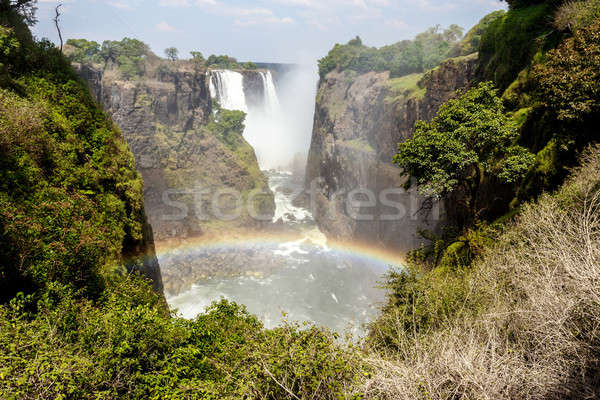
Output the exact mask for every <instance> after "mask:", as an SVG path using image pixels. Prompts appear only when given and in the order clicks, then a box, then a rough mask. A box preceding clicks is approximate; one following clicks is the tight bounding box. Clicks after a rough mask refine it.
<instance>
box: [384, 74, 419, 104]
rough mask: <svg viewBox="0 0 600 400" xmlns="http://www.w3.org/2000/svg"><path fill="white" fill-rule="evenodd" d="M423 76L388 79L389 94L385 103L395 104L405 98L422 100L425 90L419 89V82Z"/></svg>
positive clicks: (413, 75)
mask: <svg viewBox="0 0 600 400" xmlns="http://www.w3.org/2000/svg"><path fill="white" fill-rule="evenodd" d="M423 76H424V74H417V73H415V74H408V75H404V76H402V77H400V78H393V79H390V82H389V86H390V94H389V95H388V98H387V99H386V101H388V102H390V103H395V102H397V101H398V100H400V99H405V98H411V97H415V98H422V97H423V96H424V95H425V90H426V89H425V88H421V87H419V82H420V81H421V79H422V78H423Z"/></svg>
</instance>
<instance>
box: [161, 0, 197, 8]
mask: <svg viewBox="0 0 600 400" xmlns="http://www.w3.org/2000/svg"><path fill="white" fill-rule="evenodd" d="M158 4H159V5H161V6H165V7H189V6H190V5H191V3H190V1H189V0H160V1H159V2H158Z"/></svg>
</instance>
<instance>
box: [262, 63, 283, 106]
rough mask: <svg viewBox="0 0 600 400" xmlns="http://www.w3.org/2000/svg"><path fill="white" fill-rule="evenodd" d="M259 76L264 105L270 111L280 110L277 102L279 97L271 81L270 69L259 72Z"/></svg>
mask: <svg viewBox="0 0 600 400" xmlns="http://www.w3.org/2000/svg"><path fill="white" fill-rule="evenodd" d="M260 76H261V78H262V81H263V93H264V96H265V100H264V101H265V106H266V108H267V110H268V111H269V112H271V113H278V112H280V111H281V108H280V104H279V97H278V96H277V90H276V89H275V84H274V83H273V75H271V71H266V72H261V73H260Z"/></svg>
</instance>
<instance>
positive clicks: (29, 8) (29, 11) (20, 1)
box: [0, 0, 37, 25]
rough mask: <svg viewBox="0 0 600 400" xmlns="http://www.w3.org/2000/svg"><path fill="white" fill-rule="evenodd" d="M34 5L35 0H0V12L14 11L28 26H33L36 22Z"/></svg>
mask: <svg viewBox="0 0 600 400" xmlns="http://www.w3.org/2000/svg"><path fill="white" fill-rule="evenodd" d="M36 4H37V0H0V10H1V11H2V12H7V11H16V12H17V13H19V14H20V15H21V16H22V17H23V19H24V20H25V22H26V23H27V24H28V25H33V24H35V23H36V22H37V19H36V18H35V12H36V11H37V7H36Z"/></svg>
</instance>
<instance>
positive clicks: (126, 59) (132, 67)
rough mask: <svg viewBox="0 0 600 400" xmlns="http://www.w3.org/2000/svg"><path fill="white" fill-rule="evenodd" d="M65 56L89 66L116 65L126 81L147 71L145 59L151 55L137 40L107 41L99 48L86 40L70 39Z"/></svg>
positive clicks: (94, 43)
mask: <svg viewBox="0 0 600 400" xmlns="http://www.w3.org/2000/svg"><path fill="white" fill-rule="evenodd" d="M66 45H67V46H66V47H65V54H67V56H68V57H69V58H70V59H71V60H73V61H76V62H80V63H89V64H102V65H103V66H106V65H108V64H114V65H116V66H117V67H118V68H119V71H120V72H121V73H122V74H123V77H124V78H125V79H132V78H134V77H138V76H141V75H142V74H143V73H144V71H145V59H146V57H147V56H148V54H149V53H150V50H149V49H148V46H147V45H146V44H145V43H143V42H141V41H139V40H137V39H130V38H124V39H123V40H121V41H112V40H106V41H104V42H103V43H102V46H99V45H98V43H96V42H90V41H87V40H85V39H69V40H67V43H66Z"/></svg>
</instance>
